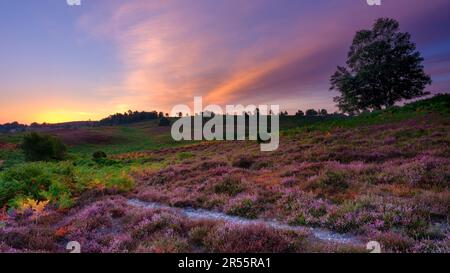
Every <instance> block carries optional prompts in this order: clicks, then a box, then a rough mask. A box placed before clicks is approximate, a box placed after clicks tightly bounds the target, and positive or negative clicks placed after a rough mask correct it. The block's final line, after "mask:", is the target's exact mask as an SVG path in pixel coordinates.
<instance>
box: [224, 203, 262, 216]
mask: <svg viewBox="0 0 450 273" xmlns="http://www.w3.org/2000/svg"><path fill="white" fill-rule="evenodd" d="M260 211H261V206H260V205H259V204H257V202H255V201H254V200H252V199H244V200H242V201H241V202H240V203H236V204H235V205H233V206H232V207H231V208H230V209H229V210H228V211H227V214H229V215H234V216H239V217H244V218H248V219H256V218H258V214H259V213H260Z"/></svg>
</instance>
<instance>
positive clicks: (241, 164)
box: [233, 156, 255, 169]
mask: <svg viewBox="0 0 450 273" xmlns="http://www.w3.org/2000/svg"><path fill="white" fill-rule="evenodd" d="M254 163H255V160H254V159H253V158H251V157H249V156H241V157H239V158H237V159H236V160H235V161H233V167H237V168H242V169H249V168H250V167H251V166H252V165H253V164H254Z"/></svg>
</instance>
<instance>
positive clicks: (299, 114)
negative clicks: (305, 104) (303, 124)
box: [295, 110, 305, 117]
mask: <svg viewBox="0 0 450 273" xmlns="http://www.w3.org/2000/svg"><path fill="white" fill-rule="evenodd" d="M295 115H296V116H299V117H303V116H304V115H305V113H303V111H302V110H298V111H297V113H295Z"/></svg>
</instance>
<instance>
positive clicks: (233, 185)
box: [214, 175, 244, 196]
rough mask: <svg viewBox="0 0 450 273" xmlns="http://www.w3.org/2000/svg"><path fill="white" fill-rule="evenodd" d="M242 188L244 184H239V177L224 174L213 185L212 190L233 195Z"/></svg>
mask: <svg viewBox="0 0 450 273" xmlns="http://www.w3.org/2000/svg"><path fill="white" fill-rule="evenodd" d="M243 190H244V186H243V185H242V184H241V179H240V178H238V177H234V176H231V175H228V176H225V178H224V179H223V180H222V181H221V182H219V183H218V184H217V185H215V186H214V192H215V193H217V194H222V193H225V194H228V195H230V196H235V195H237V194H238V193H241V192H242V191H243Z"/></svg>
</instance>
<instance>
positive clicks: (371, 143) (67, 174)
mask: <svg viewBox="0 0 450 273" xmlns="http://www.w3.org/2000/svg"><path fill="white" fill-rule="evenodd" d="M449 97H450V96H449V95H444V96H440V97H435V98H433V99H429V100H425V101H419V102H416V103H413V104H410V105H407V106H405V107H401V108H393V109H389V110H386V111H381V112H377V113H371V114H365V115H361V116H358V117H353V118H342V117H339V118H330V119H328V120H325V121H320V120H318V119H310V118H298V117H287V118H284V120H282V121H281V124H282V131H283V135H284V136H287V138H286V139H282V143H283V145H282V147H281V149H280V150H279V151H277V152H274V153H270V154H265V155H262V154H260V153H259V152H258V145H256V143H245V144H242V145H235V143H214V144H212V145H209V144H206V143H205V144H200V145H194V146H186V147H173V146H178V145H181V144H186V143H175V142H173V141H172V140H171V138H170V135H169V128H159V127H158V126H157V125H156V123H151V122H150V123H149V122H144V123H137V124H132V125H127V126H118V127H100V128H90V129H89V130H92V131H94V132H95V133H98V134H106V135H108V136H111V137H112V140H113V141H112V142H111V143H107V144H102V145H93V144H87V143H84V144H83V143H82V144H77V145H74V146H72V147H70V152H71V154H72V157H71V159H70V160H68V161H67V162H61V163H25V164H19V163H21V162H22V160H23V159H22V157H21V154H20V152H19V150H17V149H2V150H0V160H6V162H4V163H3V167H4V170H3V171H2V172H0V184H1V183H4V182H5V181H6V182H8V181H16V182H17V183H15V184H13V186H15V187H22V185H23V184H26V185H33V184H35V183H36V182H37V183H38V184H42V186H43V188H39V189H38V190H35V191H27V190H26V189H25V190H24V189H23V188H20V189H19V190H18V191H16V192H15V193H14V191H13V192H12V195H11V196H10V199H8V198H7V199H3V202H4V201H7V202H8V203H9V204H10V205H12V206H20V205H21V202H22V203H23V201H24V200H23V198H34V199H38V200H39V199H40V200H45V199H52V198H53V200H51V203H50V204H51V205H52V206H56V207H59V208H65V207H71V206H74V208H73V210H75V211H78V210H80V209H82V208H83V206H84V205H86V204H90V203H91V202H93V201H94V200H96V199H95V198H93V199H92V198H91V199H90V198H88V199H87V200H86V198H85V197H83V196H84V195H85V194H84V193H88V192H91V191H92V190H94V191H104V190H107V191H111V190H112V193H125V192H127V191H129V190H130V187H132V186H133V181H132V179H133V178H132V177H131V176H130V174H133V176H134V178H138V179H137V181H136V183H137V184H136V185H135V186H136V187H137V189H138V193H139V196H140V197H141V198H144V199H145V198H149V199H154V198H156V199H157V200H160V201H165V202H168V203H170V204H172V205H176V206H185V205H190V206H192V205H193V206H200V207H205V208H215V209H219V210H223V211H225V212H227V213H230V214H237V215H240V216H243V217H249V218H254V217H267V216H269V217H272V216H273V215H277V217H281V219H280V220H282V221H288V222H290V223H292V224H308V225H320V226H325V227H328V228H332V229H336V230H340V231H355V230H357V231H358V232H363V233H365V234H366V235H367V234H368V233H367V232H368V230H370V231H371V232H375V233H374V234H375V235H376V236H378V237H377V238H379V239H380V240H383V241H384V242H385V243H386V244H391V246H390V247H391V250H392V249H393V250H397V251H405V250H411V249H413V248H414V251H423V247H424V246H421V244H424V242H425V243H426V242H427V241H426V240H425V241H423V236H429V235H428V234H434V233H433V231H429V230H428V225H429V224H430V220H429V218H430V217H431V215H430V211H431V210H432V208H433V213H435V214H436V213H437V216H438V217H440V218H442V217H445V213H444V214H443V212H442V211H441V210H442V206H443V205H444V206H445V204H446V202H447V201H448V200H447V199H448V186H445V179H446V178H445V177H446V176H447V177H448V169H446V168H445V164H446V163H445V162H447V161H446V160H448V158H449V152H448V146H449V145H450V144H449V139H448V126H449V124H448V117H449V109H450V107H449V106H450V103H449ZM296 126H300V127H297V128H293V127H296ZM20 138H21V136H20V135H6V136H5V135H3V136H0V143H5V142H6V143H19V142H20ZM167 147H169V148H170V147H173V148H171V149H168V150H164V151H163V152H160V151H157V149H159V148H167ZM155 149H156V151H154V152H143V150H155ZM96 150H103V151H105V152H107V153H108V154H110V159H108V160H105V161H101V162H94V161H92V160H91V159H90V157H91V154H92V152H94V151H96ZM353 151H355V153H353ZM243 154H245V155H248V156H250V157H253V159H251V160H253V161H255V158H256V161H255V162H252V163H251V164H252V165H253V166H252V169H250V170H247V169H246V168H242V167H240V166H244V165H245V164H244V165H240V164H242V162H241V163H239V162H237V163H236V162H235V161H236V157H239V155H243ZM426 154H428V155H431V157H430V156H428V157H425V158H424V159H423V155H426ZM239 160H240V159H239V158H238V161H239ZM245 160H246V159H245V158H244V163H245ZM336 161H338V162H340V163H339V164H337V163H333V162H336ZM355 162H356V163H355ZM358 162H366V163H367V164H362V165H361V164H360V163H358ZM423 164H425V165H423ZM427 164H428V165H427ZM429 164H431V165H430V166H431V169H430V170H428V171H427V168H429ZM442 164H444V167H442ZM221 166H223V167H224V168H222V167H221ZM216 167H217V168H216ZM422 167H424V168H425V169H422ZM221 168H222V169H221ZM436 168H437V169H436ZM5 169H6V170H5ZM7 169H10V170H7ZM158 170H160V171H158ZM422 171H424V172H425V173H424V174H422V173H421V172H422ZM30 173H34V174H35V176H34V177H33V176H30V175H28V174H30ZM155 173H156V174H155ZM136 174H138V175H136ZM379 174H380V175H381V177H380V175H379ZM400 174H401V175H400ZM408 175H409V176H418V177H419V178H417V179H419V180H418V181H420V179H431V180H430V181H432V182H433V183H436V184H433V183H432V184H430V185H424V186H423V187H424V188H422V186H417V185H414V184H410V183H412V182H411V181H410V180H408V179H409V176H408ZM428 176H429V178H427V177H428ZM141 177H143V178H144V179H143V180H142V179H141ZM223 177H225V178H226V181H225V182H224V181H222V178H223ZM308 177H309V178H311V177H314V178H313V179H312V180H308V183H303V182H302V183H301V184H299V185H298V183H300V182H301V181H302V179H307V178H308ZM405 177H406V180H405ZM424 177H425V178H424ZM146 179H149V180H146ZM230 179H231V180H230ZM386 179H387V181H388V182H386V181H385V180H386ZM389 179H394V180H393V181H394V182H395V181H396V182H395V183H393V182H392V181H391V180H389ZM396 179H398V180H396ZM443 179H444V180H443ZM347 180H348V181H349V182H346V181H347ZM168 181H170V183H168ZM201 181H203V182H204V183H206V184H202V183H200V184H199V183H198V182H201ZM206 181H209V182H206ZM242 181H244V182H243V183H244V187H243V188H241V186H242V185H240V183H241V182H242ZM245 181H246V182H245ZM374 181H375V182H374ZM389 181H390V182H389ZM414 181H415V180H414ZM443 181H444V182H443ZM250 182H252V183H256V184H251V183H250ZM447 182H448V181H447ZM229 183H231V185H230V184H229ZM378 183H379V184H378ZM442 183H444V184H442ZM1 185H2V187H3V188H2V189H0V195H2V194H5V191H4V185H5V184H1ZM273 185H276V186H275V188H274V187H273ZM289 185H290V186H289ZM292 185H294V187H293V188H292ZM296 185H298V186H296ZM411 185H413V186H411ZM10 186H11V185H10ZM197 186H201V187H200V188H198V189H197ZM235 187H237V188H235ZM446 187H447V188H446ZM297 188H298V189H300V190H303V191H305V192H309V193H308V194H306V195H303V194H302V195H300V196H297V197H295V198H296V200H297V199H298V200H300V201H301V202H300V203H296V202H295V203H293V204H291V203H290V202H292V200H291V199H289V198H290V196H293V195H295V194H297V192H296V191H295V190H294V189H297ZM218 189H225V190H218ZM235 190H236V191H235ZM6 193H8V194H11V192H6ZM236 193H237V196H236V198H235V196H234V194H236ZM15 194H16V195H15ZM58 196H64V198H63V199H62V200H61V198H60V199H58ZM275 197H276V198H275ZM11 198H12V199H11ZM273 198H275V199H273ZM277 198H278V199H277ZM0 199H1V198H0ZM82 200H84V201H82ZM367 200H372V201H371V202H373V207H372V208H371V209H370V210H369V211H366V208H365V206H367V202H368V201H367ZM414 200H416V201H414ZM417 200H419V201H420V202H419V201H417ZM446 200H447V201H446ZM83 202H84V203H83ZM273 202H275V203H274V205H270V204H271V203H273ZM280 202H281V203H280ZM414 202H419V203H414ZM303 203H304V204H303ZM83 204H84V205H83ZM281 204H282V205H283V206H281V207H279V205H281ZM287 204H290V206H293V207H294V208H295V210H289V209H287V208H285V205H287ZM385 205H392V206H394V208H398V211H397V210H395V213H398V214H399V215H400V217H404V221H406V222H405V223H407V224H405V225H410V226H407V227H406V229H405V230H404V231H401V232H400V233H398V234H397V233H392V231H393V230H394V228H392V227H390V226H389V227H387V230H384V231H383V230H382V229H381V231H380V230H378V229H377V228H375V229H373V230H372V227H371V228H369V229H367V230H366V229H365V228H366V226H365V225H366V224H365V222H364V221H363V220H361V219H357V220H356V219H355V220H351V221H350V222H348V220H345V219H346V217H347V216H346V213H354V214H355V215H356V213H357V214H358V215H359V214H361V215H363V216H364V217H369V218H370V217H372V218H373V219H374V221H375V220H380V219H379V218H378V217H383V215H384V213H379V212H378V210H380V211H382V210H384V209H386V208H385V207H384V206H385ZM96 206H97V205H96ZM101 206H102V205H101ZM273 206H275V207H273ZM305 206H306V207H305ZM308 206H313V207H314V209H313V210H311V207H308ZM410 207H411V208H414V207H415V211H416V212H417V213H425V214H426V215H427V216H424V215H425V214H415V213H413V214H412V215H409V216H404V215H403V214H404V213H406V212H405V211H402V210H408V209H409V208H410ZM423 208H425V209H426V208H428V210H429V212H428V213H427V212H426V211H423V210H422V209H423ZM120 209H121V210H125V211H126V210H128V209H129V208H126V209H125V208H120ZM291 209H292V208H291ZM371 211H372V212H373V214H367V215H366V214H365V213H369V212H371ZM377 213H379V214H377ZM447 213H448V212H447ZM0 214H1V213H0ZM271 214H273V215H271ZM100 216H101V214H99V217H100ZM58 217H64V216H63V215H59V216H58ZM79 217H84V216H79ZM352 217H353V216H352ZM358 217H362V216H358ZM433 217H436V215H434V216H433ZM447 217H448V214H447ZM94 218H95V217H94ZM94 218H93V219H94ZM422 218H423V219H422ZM95 219H96V218H95ZM319 219H322V220H319ZM402 219H403V218H402ZM414 219H415V220H414ZM361 221H362V222H361ZM408 221H409V222H408ZM0 222H1V215H0ZM374 223H375V222H374ZM376 223H378V222H376ZM16 224H18V223H16V222H13V224H12V225H16ZM97 224H100V225H102V224H101V223H97ZM386 225H387V224H386ZM389 225H394V224H389ZM394 226H395V225H394ZM41 228H42V226H41ZM79 228H81V227H79ZM123 228H126V227H123ZM199 228H200V227H199ZM367 228H368V227H367ZM83 232H85V233H87V234H89V232H90V231H87V230H85V231H83ZM247 232H251V231H247ZM396 232H398V231H396ZM435 233H436V234H437V235H433V236H442V231H440V232H437V231H436V232H435ZM2 234H3V233H2V232H0V237H1V236H2ZM69 234H70V233H69ZM3 235H4V234H3ZM72 235H73V236H74V234H72ZM375 235H374V236H375ZM79 236H81V235H79ZM102 236H103V235H102ZM218 236H219V235H218ZM69 237H70V236H69ZM35 239H36V238H35ZM147 239H148V238H147ZM99 240H103V239H101V238H99ZM415 240H417V241H415ZM144 241H145V240H144ZM173 243H174V242H158V243H157V244H163V245H166V246H167V245H170V244H173ZM219 243H220V242H219ZM49 244H50V243H49ZM152 246H154V244H153V245H152ZM1 247H2V245H1V244H0V251H1ZM40 247H42V246H40ZM160 247H162V246H160ZM173 247H175V249H177V248H176V247H179V246H173ZM420 247H422V248H420ZM440 247H441V250H442V249H446V248H445V246H442V244H441V246H440ZM35 249H47V250H49V248H45V247H42V248H35ZM132 249H133V250H136V248H135V247H132ZM181 250H185V251H191V250H190V248H189V244H188V245H184V248H181ZM212 250H214V251H216V250H215V249H214V248H213V249H212ZM266 250H267V249H266ZM166 251H173V249H172V250H171V249H166ZM296 251H298V249H297V250H296Z"/></svg>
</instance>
